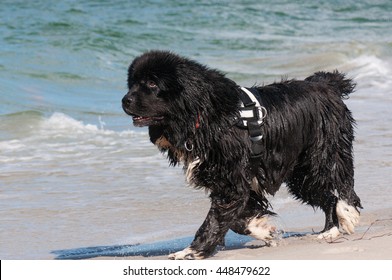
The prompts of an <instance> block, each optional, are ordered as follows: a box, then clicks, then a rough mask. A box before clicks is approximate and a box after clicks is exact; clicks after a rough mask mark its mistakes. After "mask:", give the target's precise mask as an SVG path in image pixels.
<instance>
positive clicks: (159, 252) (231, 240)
mask: <svg viewBox="0 0 392 280" xmlns="http://www.w3.org/2000/svg"><path fill="white" fill-rule="evenodd" d="M306 234H308V233H298V232H285V233H282V234H281V238H288V237H293V236H304V235H306ZM192 240H193V237H184V238H178V239H173V240H165V241H159V242H154V243H148V244H133V245H112V246H110V245H109V246H94V247H85V248H76V249H63V250H55V251H52V252H51V253H52V254H54V255H55V259H58V260H81V259H91V258H98V257H112V258H115V257H120V258H124V257H156V256H166V255H168V254H171V253H174V252H177V251H180V250H182V249H184V248H185V247H187V246H189V244H190V243H191V242H192ZM254 240H255V239H253V238H252V237H249V236H243V235H238V234H236V233H234V232H232V231H229V232H228V234H227V235H226V238H225V244H226V245H225V250H232V249H238V248H246V247H248V246H247V243H249V242H252V241H254ZM260 246H261V245H260ZM251 247H253V248H254V246H253V245H252V246H251Z"/></svg>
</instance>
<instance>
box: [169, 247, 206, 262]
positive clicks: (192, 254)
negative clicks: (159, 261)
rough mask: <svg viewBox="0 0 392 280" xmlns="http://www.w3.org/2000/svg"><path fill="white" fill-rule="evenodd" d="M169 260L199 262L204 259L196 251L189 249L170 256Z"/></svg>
mask: <svg viewBox="0 0 392 280" xmlns="http://www.w3.org/2000/svg"><path fill="white" fill-rule="evenodd" d="M168 258H169V259H170V260H199V259H202V258H203V257H201V256H200V255H199V254H198V253H197V252H196V251H194V250H192V249H191V248H190V247H187V248H185V249H184V250H182V251H178V252H176V253H172V254H170V255H169V256H168Z"/></svg>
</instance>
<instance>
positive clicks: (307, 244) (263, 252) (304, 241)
mask: <svg viewBox="0 0 392 280" xmlns="http://www.w3.org/2000/svg"><path fill="white" fill-rule="evenodd" d="M311 231H312V229H311V228H303V229H299V230H298V231H296V232H298V233H305V232H311ZM316 237H317V235H312V234H307V235H303V236H292V237H288V238H282V239H280V240H278V245H277V246H276V247H265V246H264V244H263V242H261V241H257V240H253V241H250V242H247V243H245V244H244V245H243V246H239V247H235V248H227V249H222V250H219V251H217V253H216V254H215V255H214V256H212V257H211V258H210V260H258V259H260V260H392V208H389V209H385V210H383V211H377V212H370V213H366V212H365V213H363V214H362V216H361V221H360V224H359V226H358V227H357V230H356V232H355V233H354V234H352V235H340V236H339V237H337V238H335V239H332V240H331V239H330V240H327V239H325V240H318V239H317V238H316ZM115 258H116V259H118V258H119V256H117V257H115ZM120 258H121V257H120ZM105 259H107V257H105ZM125 259H143V260H166V259H167V256H166V255H161V256H154V257H142V256H133V257H126V258H125Z"/></svg>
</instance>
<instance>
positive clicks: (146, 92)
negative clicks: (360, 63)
mask: <svg viewBox="0 0 392 280" xmlns="http://www.w3.org/2000/svg"><path fill="white" fill-rule="evenodd" d="M128 87H129V92H128V93H127V94H126V95H125V96H124V98H123V99H122V106H123V109H124V111H125V112H126V113H127V114H128V115H130V116H132V117H133V124H134V125H135V126H148V129H149V135H150V139H151V142H152V143H154V144H155V145H156V146H157V147H158V149H159V150H160V151H161V152H163V153H167V157H168V159H169V161H170V163H171V164H172V165H177V164H179V163H181V164H182V165H183V166H184V170H185V173H186V177H187V180H188V182H189V183H190V184H192V185H194V186H195V187H196V188H204V189H206V190H208V192H209V194H210V198H211V209H210V211H209V213H208V215H207V217H206V219H205V221H204V223H203V224H202V225H201V227H200V228H199V230H198V231H197V232H196V235H195V238H194V240H193V242H192V243H191V245H190V246H189V247H188V248H185V249H184V250H182V251H180V252H177V253H174V254H171V255H170V256H169V258H170V259H201V258H205V257H208V256H209V255H211V254H212V253H213V252H214V250H215V248H216V246H217V245H222V244H223V243H224V237H225V234H226V233H227V231H228V230H229V229H231V230H233V231H234V232H236V233H240V234H246V235H251V236H253V237H255V238H258V239H261V240H264V241H265V242H266V243H267V244H269V243H272V242H273V241H272V240H273V238H274V233H275V227H274V226H272V225H269V224H268V223H267V217H268V216H269V215H273V214H274V213H273V212H271V211H270V210H268V208H269V206H270V205H269V203H268V201H267V199H266V195H267V194H269V195H274V194H275V193H276V192H277V191H278V189H279V187H280V186H281V185H282V183H285V184H286V185H287V187H288V189H289V191H290V193H291V194H292V195H293V196H294V197H295V198H296V199H299V200H301V201H302V202H303V203H306V204H309V205H311V206H313V207H319V208H321V209H322V210H323V211H324V213H325V227H324V229H323V230H322V232H321V233H320V234H319V235H318V238H329V237H336V236H338V235H339V234H340V231H342V232H346V233H348V234H351V233H353V232H354V227H355V225H356V224H357V223H358V221H359V211H358V208H362V207H361V202H360V199H359V197H358V196H357V194H356V193H355V191H354V166H353V148H352V142H353V139H354V135H353V125H354V123H355V121H354V119H353V117H352V116H351V112H350V111H349V110H348V109H347V107H346V106H345V104H344V103H343V101H342V99H343V98H345V97H348V95H349V94H350V93H351V92H352V91H353V90H354V87H355V85H354V84H353V83H352V81H351V80H350V79H347V78H345V75H344V74H341V73H339V72H337V71H335V72H333V73H327V72H318V73H315V74H314V75H312V76H310V77H308V78H306V79H305V80H303V81H298V80H283V81H282V82H278V83H273V84H270V85H265V86H260V87H252V88H248V89H246V88H241V87H240V86H238V85H237V84H236V83H235V82H233V81H232V80H230V79H228V78H227V77H225V75H224V74H222V73H221V72H219V71H217V70H213V69H210V68H208V67H206V66H204V65H201V64H199V63H197V62H195V61H193V60H190V59H187V58H184V57H180V56H178V55H175V54H173V53H171V52H166V51H150V52H147V53H144V54H142V55H141V56H139V57H137V58H136V59H135V60H134V61H133V62H132V64H131V65H130V67H129V70H128Z"/></svg>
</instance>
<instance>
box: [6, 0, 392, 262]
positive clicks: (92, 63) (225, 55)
mask: <svg viewBox="0 0 392 280" xmlns="http://www.w3.org/2000/svg"><path fill="white" fill-rule="evenodd" d="M229 2H230V3H228V4H225V5H222V4H214V3H212V2H210V1H201V2H200V3H198V4H193V3H186V4H184V3H183V4H180V3H179V1H165V4H162V3H163V1H159V0H157V1H147V2H146V1H111V2H110V5H107V4H105V2H104V1H89V0H86V1H58V2H56V3H52V2H51V1H47V0H39V1H34V2H31V3H30V2H29V3H28V4H27V3H26V2H25V1H2V2H1V3H0V18H1V21H0V53H1V56H0V205H1V206H0V258H1V259H48V258H53V257H55V254H53V253H52V252H54V251H59V250H66V249H72V248H87V247H89V246H98V247H99V246H105V245H116V244H119V245H127V244H136V243H139V242H142V243H145V242H146V243H151V242H156V241H160V240H166V239H170V240H172V239H175V238H178V237H184V236H186V237H189V236H192V235H193V234H194V232H195V231H196V230H197V228H198V226H199V225H200V224H201V223H202V221H203V219H204V217H205V215H206V213H207V211H208V204H209V201H208V198H207V195H206V194H205V193H203V192H202V191H196V190H193V189H191V188H190V187H187V186H186V184H185V180H184V176H183V174H182V170H181V168H171V167H168V164H167V161H166V159H165V158H164V156H162V155H160V154H159V153H158V151H157V150H156V148H155V147H153V146H152V145H151V144H150V143H149V140H148V135H147V131H146V129H137V128H134V127H133V126H132V125H131V120H130V119H129V118H128V117H127V116H125V114H124V113H123V112H122V109H121V104H120V101H121V98H122V96H123V94H124V93H125V92H126V70H127V67H128V64H129V63H130V61H131V60H132V59H133V58H134V57H135V56H136V55H138V54H140V53H141V52H143V51H145V50H147V49H154V48H159V49H169V50H173V51H175V52H179V53H181V54H183V55H187V56H190V57H192V58H193V59H196V60H198V61H200V62H202V63H205V64H208V65H209V66H211V67H214V68H218V69H220V70H222V71H224V72H225V73H227V76H228V77H229V78H232V79H234V80H236V81H237V82H238V83H239V84H241V85H244V86H251V85H253V84H254V83H269V82H273V81H275V80H279V79H280V78H281V76H285V75H287V76H288V77H290V78H291V77H297V78H303V77H306V76H307V75H309V74H311V73H313V72H314V71H318V70H333V69H339V70H341V71H344V72H347V73H348V75H349V76H350V77H352V78H354V79H355V81H356V82H357V84H358V86H357V91H356V92H355V93H354V94H352V96H351V98H350V99H349V100H347V101H346V103H347V105H348V107H349V108H350V109H351V110H352V111H353V114H354V117H355V118H356V120H357V129H356V142H355V182H356V185H355V188H356V191H357V193H358V195H359V196H360V197H361V199H362V202H363V206H364V210H363V211H372V210H378V209H384V208H390V207H391V201H392V195H391V192H390V191H389V184H390V183H391V178H392V176H391V170H392V169H391V166H392V160H391V159H392V132H391V125H390V124H391V123H392V114H391V113H392V111H391V110H392V109H391V108H392V94H391V92H392V78H391V77H392V66H391V65H392V56H391V54H392V41H391V39H390V38H392V37H391V36H390V35H391V27H392V20H391V16H390V15H391V14H392V3H390V2H389V1H376V2H374V1H361V3H357V1H344V3H340V2H339V1H333V3H332V2H331V4H329V3H324V2H322V1H313V2H311V4H309V3H306V2H305V1H303V2H301V1H300V2H298V1H287V0H286V1H284V0H283V1H280V4H279V5H277V4H276V3H275V4H268V3H267V1H246V2H243V1H242V2H241V4H239V3H240V2H238V4H237V3H236V2H235V1H229ZM335 2H336V3H335ZM271 201H272V205H273V206H274V211H276V212H277V213H278V214H279V215H280V216H279V218H278V220H277V223H278V224H279V225H280V227H281V228H283V229H285V230H287V231H290V230H295V229H299V228H303V227H307V226H311V227H314V229H315V230H320V229H321V228H322V226H323V223H324V221H323V215H322V214H321V213H320V212H319V211H316V212H314V210H313V209H312V208H311V207H307V206H301V205H300V204H299V203H298V202H296V201H294V200H293V199H291V198H290V197H289V196H288V194H287V191H286V190H285V189H284V187H283V188H282V190H281V191H280V192H279V193H278V194H277V196H276V197H274V198H271Z"/></svg>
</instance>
